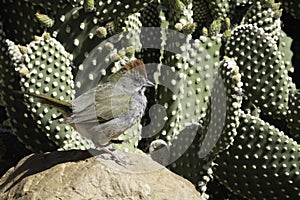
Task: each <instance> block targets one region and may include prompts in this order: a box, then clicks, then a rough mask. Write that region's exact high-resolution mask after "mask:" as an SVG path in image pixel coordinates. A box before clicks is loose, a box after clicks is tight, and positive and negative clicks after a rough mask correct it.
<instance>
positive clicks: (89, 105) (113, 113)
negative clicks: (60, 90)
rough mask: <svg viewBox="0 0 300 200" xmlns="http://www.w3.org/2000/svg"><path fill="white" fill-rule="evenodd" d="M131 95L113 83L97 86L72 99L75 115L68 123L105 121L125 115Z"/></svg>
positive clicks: (67, 120)
mask: <svg viewBox="0 0 300 200" xmlns="http://www.w3.org/2000/svg"><path fill="white" fill-rule="evenodd" d="M130 99H131V95H130V94H128V93H126V92H125V91H124V90H122V89H120V88H116V87H114V86H113V85H112V84H105V85H102V86H97V87H96V88H94V89H92V90H90V91H88V92H87V93H84V94H83V95H81V96H79V97H77V98H76V99H74V100H72V101H71V102H70V103H71V104H72V105H73V115H72V116H71V118H69V119H66V122H67V123H90V122H97V121H98V122H104V121H108V120H111V119H113V118H117V117H120V116H123V115H125V113H126V112H127V110H128V108H129V103H130Z"/></svg>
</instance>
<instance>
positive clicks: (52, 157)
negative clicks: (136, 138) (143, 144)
mask: <svg viewBox="0 0 300 200" xmlns="http://www.w3.org/2000/svg"><path fill="white" fill-rule="evenodd" d="M117 153H118V155H120V156H122V157H124V156H126V159H128V160H130V162H131V164H126V165H121V164H118V163H116V162H115V161H113V160H111V159H103V158H100V157H99V156H91V154H90V152H89V151H77V150H72V151H60V152H51V153H45V154H31V155H29V156H27V157H25V158H23V159H22V160H21V161H20V162H19V163H18V164H17V166H16V167H14V168H11V169H10V170H8V171H7V173H6V174H5V175H4V176H3V177H2V178H1V179H0V199H3V200H4V199H5V200H6V199H14V200H20V199H22V200H23V199H43V200H55V199H60V200H69V199H76V200H80V199H84V200H86V199H92V200H94V199H97V200H98V199H99V200H105V199H113V200H117V199H120V200H124V199H128V200H129V199H134V200H136V199H149V200H150V199H151V200H153V199H154V200H155V199H159V200H162V199H180V200H181V199H187V200H192V199H201V197H200V194H199V193H198V191H197V190H196V189H195V187H194V186H193V185H192V184H191V183H190V182H188V181H187V180H185V179H184V178H182V177H180V176H178V175H176V174H174V173H172V172H171V171H169V170H168V169H166V168H165V167H164V166H162V165H160V164H158V163H156V162H155V161H153V160H151V159H150V158H149V157H147V156H145V155H140V154H133V153H125V152H120V151H119V152H117Z"/></svg>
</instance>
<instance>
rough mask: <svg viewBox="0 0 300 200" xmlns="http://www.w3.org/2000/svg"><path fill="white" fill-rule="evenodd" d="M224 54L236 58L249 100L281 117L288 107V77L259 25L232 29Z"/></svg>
mask: <svg viewBox="0 0 300 200" xmlns="http://www.w3.org/2000/svg"><path fill="white" fill-rule="evenodd" d="M250 38H251V39H250ZM250 52H251V54H250ZM225 54H226V55H227V56H230V57H235V58H236V59H237V64H238V65H239V66H240V73H241V74H242V82H243V83H244V92H245V95H246V96H247V97H248V98H249V100H250V101H252V102H253V103H254V104H255V105H257V106H259V107H260V108H261V110H262V112H263V113H264V114H266V115H269V116H272V117H273V118H280V117H284V116H285V115H286V113H287V108H288V95H289V90H288V88H289V84H290V78H289V76H288V71H287V68H286V66H285V64H284V61H283V60H281V52H280V51H278V47H277V45H276V44H275V43H274V40H273V39H272V38H270V37H268V36H267V35H266V34H265V33H264V30H263V29H261V28H257V27H256V26H253V25H241V26H238V27H236V28H235V29H234V30H233V33H232V36H231V37H230V39H229V40H228V41H227V44H226V49H225Z"/></svg>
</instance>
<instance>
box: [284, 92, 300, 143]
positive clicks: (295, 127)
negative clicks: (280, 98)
mask: <svg viewBox="0 0 300 200" xmlns="http://www.w3.org/2000/svg"><path fill="white" fill-rule="evenodd" d="M286 122H287V126H288V128H289V131H290V135H291V137H292V138H293V139H295V140H296V141H297V142H300V91H299V90H296V91H294V92H293V93H291V94H290V96H289V111H288V115H287V118H286Z"/></svg>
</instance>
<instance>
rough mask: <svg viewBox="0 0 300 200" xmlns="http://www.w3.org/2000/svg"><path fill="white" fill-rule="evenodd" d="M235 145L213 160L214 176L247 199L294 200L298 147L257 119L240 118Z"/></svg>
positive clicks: (298, 177) (298, 176)
mask: <svg viewBox="0 0 300 200" xmlns="http://www.w3.org/2000/svg"><path fill="white" fill-rule="evenodd" d="M240 123H241V124H240V126H239V128H238V130H237V132H238V136H236V138H235V141H234V144H233V145H232V146H231V147H230V148H229V149H228V151H224V152H222V153H221V154H220V155H219V156H218V157H217V158H216V160H215V162H216V164H217V165H215V168H214V174H215V176H216V177H217V178H218V179H219V181H220V182H221V183H222V184H224V185H226V187H228V188H229V189H230V190H231V191H233V192H234V193H236V194H239V195H241V196H244V197H246V198H247V199H297V198H299V195H300V193H299V182H300V169H299V162H300V154H299V151H300V147H299V145H298V144H297V143H296V142H295V141H294V140H293V139H291V138H289V137H287V136H286V135H284V133H283V132H280V131H279V130H278V129H277V128H275V127H274V126H272V125H270V124H269V123H266V122H264V121H263V120H261V119H260V118H258V117H254V116H251V115H249V114H242V116H241V118H240Z"/></svg>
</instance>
